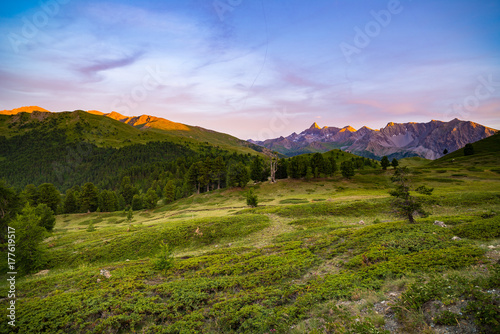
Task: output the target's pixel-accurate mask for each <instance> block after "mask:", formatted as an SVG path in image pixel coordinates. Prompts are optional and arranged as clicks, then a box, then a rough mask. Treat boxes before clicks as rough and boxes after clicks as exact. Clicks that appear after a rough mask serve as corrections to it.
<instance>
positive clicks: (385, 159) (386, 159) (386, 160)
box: [380, 155, 390, 170]
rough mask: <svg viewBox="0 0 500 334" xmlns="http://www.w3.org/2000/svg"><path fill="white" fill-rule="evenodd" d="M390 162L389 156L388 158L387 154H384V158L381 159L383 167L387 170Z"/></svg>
mask: <svg viewBox="0 0 500 334" xmlns="http://www.w3.org/2000/svg"><path fill="white" fill-rule="evenodd" d="M389 164H390V162H389V158H387V156H385V155H384V156H383V157H382V160H380V165H381V166H382V169H383V170H386V169H387V167H389Z"/></svg>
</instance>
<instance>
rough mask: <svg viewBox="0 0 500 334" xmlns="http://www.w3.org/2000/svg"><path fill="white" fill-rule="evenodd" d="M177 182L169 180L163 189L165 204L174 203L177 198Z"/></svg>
mask: <svg viewBox="0 0 500 334" xmlns="http://www.w3.org/2000/svg"><path fill="white" fill-rule="evenodd" d="M175 191H176V189H175V184H174V181H172V180H168V182H167V184H166V185H165V188H164V189H163V196H164V198H163V202H164V203H165V204H169V203H172V202H173V201H174V200H175Z"/></svg>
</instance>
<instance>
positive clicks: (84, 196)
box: [80, 182, 99, 212]
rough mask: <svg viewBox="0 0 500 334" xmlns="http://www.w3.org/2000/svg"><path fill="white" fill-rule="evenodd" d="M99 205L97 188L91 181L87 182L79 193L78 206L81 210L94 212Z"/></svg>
mask: <svg viewBox="0 0 500 334" xmlns="http://www.w3.org/2000/svg"><path fill="white" fill-rule="evenodd" d="M98 205H99V189H97V187H96V186H95V185H94V184H93V183H92V182H87V183H85V184H84V185H83V187H82V193H81V194H80V208H81V210H82V211H83V212H94V211H95V210H96V209H97V207H98Z"/></svg>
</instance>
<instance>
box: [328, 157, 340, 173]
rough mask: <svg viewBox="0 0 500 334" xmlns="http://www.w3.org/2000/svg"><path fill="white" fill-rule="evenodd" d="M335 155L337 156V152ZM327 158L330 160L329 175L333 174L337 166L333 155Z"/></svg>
mask: <svg viewBox="0 0 500 334" xmlns="http://www.w3.org/2000/svg"><path fill="white" fill-rule="evenodd" d="M337 157H338V153H337ZM328 160H330V165H331V175H335V173H336V172H337V171H338V170H339V169H338V167H337V161H336V160H335V158H334V157H333V156H332V157H329V158H328Z"/></svg>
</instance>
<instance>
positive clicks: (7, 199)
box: [0, 180, 23, 244]
mask: <svg viewBox="0 0 500 334" xmlns="http://www.w3.org/2000/svg"><path fill="white" fill-rule="evenodd" d="M22 205H23V203H22V199H21V197H20V196H19V194H18V193H17V192H16V191H15V190H14V188H11V187H9V186H8V185H7V184H6V183H5V181H4V180H0V244H3V243H4V242H5V241H6V240H7V239H6V238H7V232H8V230H7V226H8V224H9V222H10V221H11V220H12V219H14V218H15V217H16V215H17V214H18V213H19V212H20V211H21V209H22Z"/></svg>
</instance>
